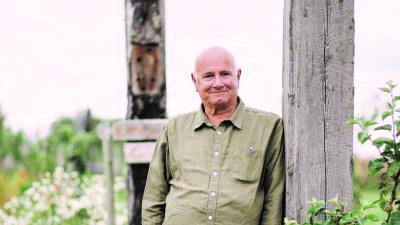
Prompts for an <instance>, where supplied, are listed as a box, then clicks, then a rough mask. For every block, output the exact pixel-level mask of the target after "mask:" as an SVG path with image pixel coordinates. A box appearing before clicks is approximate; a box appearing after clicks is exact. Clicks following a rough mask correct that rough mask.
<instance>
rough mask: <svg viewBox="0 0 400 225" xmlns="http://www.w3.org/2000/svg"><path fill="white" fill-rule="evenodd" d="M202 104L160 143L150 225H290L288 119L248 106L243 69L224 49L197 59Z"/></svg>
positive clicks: (147, 199) (146, 205)
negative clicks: (286, 223)
mask: <svg viewBox="0 0 400 225" xmlns="http://www.w3.org/2000/svg"><path fill="white" fill-rule="evenodd" d="M195 71H196V72H194V73H192V81H193V83H194V85H195V88H196V91H197V92H198V93H199V95H200V98H201V101H202V104H201V107H200V110H199V111H197V112H192V113H187V114H184V115H180V116H177V117H175V118H172V119H170V120H169V122H168V124H167V125H166V126H165V127H164V128H163V130H162V132H161V135H160V137H159V139H158V141H157V145H156V149H155V153H154V156H153V160H152V162H151V165H150V169H149V174H148V177H147V183H146V188H145V192H144V196H143V202H142V204H143V208H142V223H143V225H158V224H164V225H200V224H217V225H236V224H237V225H259V224H268V225H275V224H282V211H283V205H282V199H283V194H284V193H283V192H284V182H285V172H284V150H283V128H282V121H281V119H280V118H279V117H278V116H276V115H273V114H271V113H266V112H261V111H258V110H255V109H251V108H248V107H245V105H244V103H243V101H242V100H241V99H240V98H239V97H238V95H237V92H238V88H239V81H240V76H241V70H240V69H238V68H236V65H235V60H234V58H233V56H232V54H231V53H230V52H228V51H227V50H226V49H223V48H221V47H211V48H208V49H206V50H204V51H203V52H202V53H201V54H200V55H199V56H198V57H197V59H196V68H195Z"/></svg>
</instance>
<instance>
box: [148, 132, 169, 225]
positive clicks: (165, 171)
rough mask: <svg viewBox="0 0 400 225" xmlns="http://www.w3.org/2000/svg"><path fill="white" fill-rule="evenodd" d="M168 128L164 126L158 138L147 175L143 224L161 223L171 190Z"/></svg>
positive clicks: (153, 224)
mask: <svg viewBox="0 0 400 225" xmlns="http://www.w3.org/2000/svg"><path fill="white" fill-rule="evenodd" d="M169 180H170V171H169V163H168V129H167V127H164V128H163V129H162V131H161V134H160V136H159V138H158V140H157V144H156V147H155V151H154V155H153V159H152V161H151V163H150V168H149V173H148V175H147V181H146V187H145V190H144V194H143V200H142V224H143V225H161V224H162V222H163V220H164V213H165V204H166V197H167V194H168V192H169Z"/></svg>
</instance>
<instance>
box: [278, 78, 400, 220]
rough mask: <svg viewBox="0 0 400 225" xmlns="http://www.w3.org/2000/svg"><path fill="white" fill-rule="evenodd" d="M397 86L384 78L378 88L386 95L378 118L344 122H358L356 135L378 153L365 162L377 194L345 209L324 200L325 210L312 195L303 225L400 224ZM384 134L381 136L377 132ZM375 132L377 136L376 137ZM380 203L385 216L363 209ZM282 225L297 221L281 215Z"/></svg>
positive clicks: (399, 150) (354, 123) (357, 118)
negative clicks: (357, 206)
mask: <svg viewBox="0 0 400 225" xmlns="http://www.w3.org/2000/svg"><path fill="white" fill-rule="evenodd" d="M396 86H397V84H395V83H394V82H393V81H388V82H386V86H385V87H382V88H380V90H381V91H382V92H383V93H385V94H387V95H388V96H389V100H388V102H386V106H385V110H384V111H383V113H382V114H381V115H380V117H379V118H378V115H377V114H375V115H373V116H372V117H371V118H364V117H361V116H358V117H355V118H353V119H349V120H348V121H347V122H346V123H347V124H348V125H352V126H358V127H359V128H360V132H358V134H357V139H358V141H359V142H361V143H362V144H364V143H366V142H371V143H372V145H373V146H375V148H376V150H377V151H378V153H379V156H378V157H377V158H376V159H374V160H371V161H370V162H369V164H368V168H369V170H370V172H369V177H375V176H379V179H380V184H379V190H380V198H379V199H378V200H376V201H374V202H372V203H366V202H364V203H363V204H362V207H361V209H360V210H352V211H350V212H348V211H345V209H344V203H342V202H339V201H338V200H337V196H336V198H334V199H331V200H329V201H328V203H331V204H334V208H333V210H331V211H328V210H326V209H324V208H323V206H324V205H325V203H324V201H320V200H315V199H313V200H312V201H311V202H309V204H310V207H309V209H308V211H307V220H306V222H305V223H303V225H349V224H357V225H361V224H365V223H366V222H367V221H372V222H374V224H382V225H396V224H397V225H398V224H400V210H399V205H400V199H399V197H398V196H397V189H398V186H399V183H400V143H399V139H400V116H399V114H400V107H399V106H398V103H399V102H400V95H397V96H396V95H395V94H394V89H395V87H396ZM378 120H379V121H378ZM381 134H385V135H383V136H377V135H381ZM376 136H377V137H376ZM378 206H379V207H380V208H381V209H382V210H384V211H385V212H386V213H387V216H386V218H385V220H381V219H379V218H378V217H377V216H376V215H375V214H372V213H367V210H368V209H370V208H374V207H378ZM321 214H322V215H323V216H324V217H325V219H324V220H318V217H317V216H318V215H321ZM284 222H285V224H286V225H299V223H298V222H297V221H295V220H289V219H287V218H285V221H284Z"/></svg>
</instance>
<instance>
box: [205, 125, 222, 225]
mask: <svg viewBox="0 0 400 225" xmlns="http://www.w3.org/2000/svg"><path fill="white" fill-rule="evenodd" d="M222 134H223V132H222V127H218V128H217V130H216V131H215V135H214V146H213V151H212V170H211V171H212V172H211V175H212V176H210V179H211V180H210V186H209V196H208V204H207V224H214V223H215V215H216V210H217V193H218V186H219V178H220V176H219V170H220V162H221V150H222V137H223V135H222Z"/></svg>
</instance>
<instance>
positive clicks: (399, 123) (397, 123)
mask: <svg viewBox="0 0 400 225" xmlns="http://www.w3.org/2000/svg"><path fill="white" fill-rule="evenodd" d="M393 122H394V124H395V125H396V126H397V128H399V127H400V120H395V121H393Z"/></svg>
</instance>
